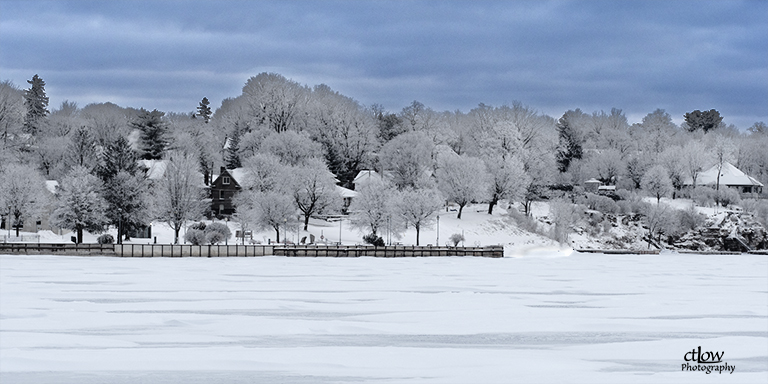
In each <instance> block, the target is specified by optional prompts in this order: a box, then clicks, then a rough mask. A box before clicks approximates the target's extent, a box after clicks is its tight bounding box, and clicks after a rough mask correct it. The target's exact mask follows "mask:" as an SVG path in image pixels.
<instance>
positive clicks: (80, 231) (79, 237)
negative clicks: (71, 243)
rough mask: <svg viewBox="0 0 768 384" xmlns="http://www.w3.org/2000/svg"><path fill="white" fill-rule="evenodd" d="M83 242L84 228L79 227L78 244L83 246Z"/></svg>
mask: <svg viewBox="0 0 768 384" xmlns="http://www.w3.org/2000/svg"><path fill="white" fill-rule="evenodd" d="M82 242H83V228H80V227H78V228H77V243H78V244H81V243H82Z"/></svg>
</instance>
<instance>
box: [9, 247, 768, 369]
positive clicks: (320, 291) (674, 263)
mask: <svg viewBox="0 0 768 384" xmlns="http://www.w3.org/2000/svg"><path fill="white" fill-rule="evenodd" d="M554 255H555V253H549V252H546V251H542V252H540V253H538V254H536V253H528V254H527V256H524V257H517V258H503V259H484V258H413V259H406V258H403V259H376V258H368V257H363V258H351V259H347V258H343V259H336V258H319V259H317V258H280V257H263V258H248V259H245V258H214V259H207V258H205V259H199V258H185V259H167V258H153V259H122V258H109V257H74V256H23V255H14V256H10V255H0V382H2V383H4V384H6V383H105V382H109V383H254V382H263V383H348V382H366V383H510V382H521V383H541V382H577V383H619V382H621V383H632V382H635V383H702V382H704V383H706V382H717V383H737V382H738V383H765V382H768V258H766V257H765V256H758V255H741V256H693V255H677V254H667V253H663V254H662V255H660V256H634V255H626V256H605V255H599V254H597V255H595V254H578V253H574V254H571V255H570V256H567V257H554ZM561 255H562V253H561ZM699 346H701V348H702V350H703V351H718V352H725V355H724V358H723V362H727V363H728V364H729V365H731V366H735V367H736V369H735V371H734V373H733V374H727V373H724V374H717V373H712V374H706V373H704V372H698V371H697V372H684V371H681V367H682V364H684V363H685V361H684V356H685V354H686V353H687V352H690V351H691V350H693V349H696V348H698V347H699ZM724 376H728V377H724Z"/></svg>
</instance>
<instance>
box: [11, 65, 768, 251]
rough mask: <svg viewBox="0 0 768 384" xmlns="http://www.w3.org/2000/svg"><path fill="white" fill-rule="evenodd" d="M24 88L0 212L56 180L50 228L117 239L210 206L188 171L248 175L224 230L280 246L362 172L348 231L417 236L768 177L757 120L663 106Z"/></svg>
mask: <svg viewBox="0 0 768 384" xmlns="http://www.w3.org/2000/svg"><path fill="white" fill-rule="evenodd" d="M28 83H29V88H28V89H20V88H18V87H16V86H15V85H14V84H12V83H10V82H9V81H4V82H2V83H0V135H2V151H0V175H2V179H1V180H0V191H1V192H2V193H1V194H0V196H1V197H0V199H1V200H2V201H0V203H2V207H5V208H6V209H7V208H10V210H11V211H12V213H11V216H12V217H13V220H16V221H18V220H22V219H24V218H25V217H33V216H34V212H35V210H36V208H34V207H33V206H40V202H42V201H44V200H45V198H44V196H42V193H40V194H35V193H31V195H30V196H25V194H24V193H22V192H21V190H22V189H24V187H23V186H18V185H17V186H14V185H13V184H14V183H15V182H16V181H17V180H16V179H17V177H18V175H21V174H23V175H26V177H24V178H23V179H25V182H27V183H32V184H34V185H35V187H30V186H27V188H28V189H30V190H34V189H38V190H40V191H43V190H44V189H43V188H40V185H42V184H43V183H44V180H57V181H59V187H60V192H59V194H58V197H57V198H56V201H53V202H48V204H54V205H55V206H56V207H57V208H56V209H57V210H58V211H54V215H53V216H52V219H54V220H53V221H54V222H55V223H58V224H60V226H63V227H65V228H71V229H73V230H75V231H78V233H80V232H81V231H82V230H89V231H97V230H98V229H100V228H101V229H103V228H105V226H107V225H114V226H116V227H118V230H119V233H120V236H119V239H122V238H124V237H125V233H126V232H128V230H130V229H135V228H137V227H138V226H140V225H142V224H145V223H147V222H148V221H149V220H152V219H161V220H163V221H167V222H168V223H169V224H170V225H171V227H172V228H174V229H175V230H176V237H177V239H178V231H179V228H181V225H182V224H183V223H184V222H186V221H188V220H194V219H197V218H199V217H200V216H201V215H202V214H203V213H205V212H206V211H207V209H208V208H207V207H206V206H205V204H204V203H202V201H203V200H204V198H205V196H204V195H203V192H202V190H203V189H202V187H203V185H202V179H203V176H200V175H205V177H207V176H208V175H212V174H213V173H214V170H216V169H218V167H219V166H225V167H226V168H228V169H233V168H244V169H246V170H247V172H246V174H247V175H249V176H248V177H247V180H243V181H242V184H243V190H242V192H241V193H240V194H239V195H238V196H237V197H236V199H235V203H236V206H237V210H238V216H237V219H238V220H240V221H241V222H242V223H243V226H244V227H246V226H248V225H251V226H255V227H259V228H270V229H274V230H275V231H276V235H277V237H278V238H279V233H280V229H281V228H283V229H284V227H285V226H288V225H289V223H290V225H298V224H299V220H298V217H297V213H300V214H301V216H302V217H303V219H302V221H303V222H302V223H301V224H303V226H304V227H305V228H306V225H307V223H308V220H309V217H310V216H312V215H316V214H320V213H327V212H338V209H339V203H338V199H334V198H331V197H332V196H335V195H334V193H336V192H335V185H341V186H344V187H348V188H352V187H353V180H354V178H355V176H356V175H357V174H358V172H359V171H361V170H367V169H375V170H377V171H378V172H379V173H380V174H382V175H385V177H384V178H382V180H381V182H382V183H384V184H382V185H377V186H376V187H375V188H363V189H362V190H358V192H359V195H358V198H357V199H355V203H354V206H353V207H350V208H351V211H352V212H354V218H353V222H354V223H355V225H357V226H359V227H360V228H367V229H365V231H367V232H370V233H373V234H376V233H377V232H378V231H380V229H381V228H382V220H383V218H386V219H387V220H388V225H389V226H390V227H391V226H392V223H393V221H397V223H399V224H398V225H396V226H397V227H399V228H404V227H405V226H412V227H414V228H416V229H417V231H418V230H419V229H420V228H422V226H423V225H429V223H430V220H431V219H432V218H433V217H434V213H435V211H436V210H437V209H439V208H440V207H441V206H444V205H445V203H446V201H450V202H451V203H453V204H455V205H456V206H457V211H458V212H457V215H458V216H459V217H461V214H462V211H463V208H464V207H465V206H466V205H468V204H471V203H472V202H481V201H482V202H488V203H489V206H488V213H492V212H493V210H494V207H495V206H496V205H497V204H498V203H499V202H501V201H514V202H519V203H521V209H522V210H523V212H524V214H526V215H529V214H530V208H531V203H532V202H533V201H536V200H538V199H542V198H547V193H548V191H550V190H552V188H553V187H557V186H573V185H581V184H582V183H583V182H584V181H585V180H588V179H590V178H596V179H598V180H600V181H601V182H603V183H604V184H607V185H616V186H617V187H618V188H620V189H626V190H642V191H645V192H646V193H649V194H652V195H654V196H656V197H658V198H660V197H663V196H667V195H672V196H673V197H674V196H675V194H678V193H679V192H680V191H681V189H682V185H683V182H684V181H685V180H686V179H687V178H692V179H693V180H694V181H695V180H696V178H697V176H698V174H699V173H701V172H702V171H703V170H705V169H706V168H707V167H709V166H711V165H712V164H722V163H723V162H724V161H729V162H732V163H734V165H736V166H737V167H738V168H740V169H742V170H743V171H745V172H747V173H748V174H750V175H751V176H753V177H756V178H757V179H758V180H761V181H762V182H763V183H766V181H768V151H765V150H764V148H765V147H766V144H768V133H767V131H766V125H765V123H763V122H757V123H755V124H754V125H752V126H751V127H749V128H748V129H747V130H746V131H745V132H741V131H740V130H739V129H738V128H737V127H735V126H733V125H726V124H725V123H724V122H723V117H722V116H720V114H719V112H718V111H717V110H714V109H711V110H708V111H707V110H704V111H699V110H696V111H692V112H689V113H686V114H685V115H684V116H683V117H684V119H685V122H684V123H683V124H682V125H681V126H678V125H676V124H675V123H674V122H673V121H672V116H670V115H669V114H668V113H667V112H666V111H664V110H663V109H657V110H655V111H652V112H650V113H648V114H647V115H646V116H645V117H644V118H643V119H642V121H641V122H638V123H634V124H629V123H628V121H627V118H626V116H625V115H624V113H623V111H622V110H620V109H617V108H613V109H611V110H610V111H596V112H592V113H586V112H583V111H581V110H580V109H574V110H569V111H566V112H565V113H564V114H563V115H562V116H561V117H559V118H557V119H556V118H553V117H550V116H547V115H545V114H542V113H540V112H538V111H537V110H536V109H534V108H532V107H530V106H527V105H524V104H523V103H521V102H513V103H511V104H509V105H500V106H490V105H485V104H482V103H481V104H479V105H478V106H477V107H476V108H473V109H472V110H470V111H468V112H466V113H465V112H461V111H443V112H440V111H435V110H433V109H431V108H429V107H427V106H425V105H423V104H422V103H419V102H418V101H414V102H413V103H411V104H410V105H408V106H405V107H404V108H402V109H401V110H400V111H397V112H391V111H387V110H385V109H384V108H383V107H382V106H380V105H372V106H363V105H361V104H360V103H358V102H357V101H355V100H354V99H352V98H350V97H348V96H345V95H342V94H340V93H338V92H336V91H334V90H332V89H331V88H330V87H328V86H327V85H323V84H321V85H317V86H314V87H309V86H306V85H302V84H299V83H297V82H295V81H293V80H290V79H287V78H285V77H284V76H281V75H279V74H275V73H261V74H259V75H257V76H254V77H251V78H250V79H248V81H247V82H246V83H245V85H244V86H243V89H242V93H241V94H240V95H238V96H236V97H232V98H227V99H225V100H223V101H222V103H221V105H220V106H219V107H218V108H217V109H216V110H215V111H213V110H212V108H211V107H210V102H209V100H208V99H207V98H205V97H203V98H202V99H201V101H200V103H199V104H198V106H197V107H196V108H195V109H194V111H193V112H189V113H173V112H168V113H164V112H162V111H158V110H152V111H149V110H145V109H143V108H141V109H135V108H128V107H121V106H118V105H115V104H112V103H109V102H105V103H94V104H89V105H86V106H84V107H82V108H81V107H79V106H78V105H77V104H76V103H73V102H69V101H65V102H63V103H62V104H61V106H60V107H59V108H56V109H53V110H52V111H51V110H49V106H48V97H47V95H46V93H45V82H44V81H43V80H42V79H41V78H40V77H39V76H37V75H35V76H33V78H32V79H31V80H29V81H28ZM139 159H144V160H168V165H167V167H166V169H165V175H166V176H165V177H163V178H162V179H160V180H150V179H148V178H147V176H146V175H145V173H144V172H142V170H141V169H140V168H139V165H138V162H137V160H139ZM161 191H162V192H161ZM384 195H386V196H384ZM385 197H386V198H385ZM88 202H90V203H88ZM405 202H408V203H407V204H406V203H405ZM78 206H81V208H77V209H76V208H74V207H78ZM412 208H413V209H414V210H415V211H419V210H421V211H423V212H410V210H411V209H412ZM416 208H418V209H416ZM78 209H79V210H80V211H81V212H80V213H77V212H78ZM37 211H39V209H37ZM56 212H59V213H56ZM86 214H92V215H93V217H92V218H89V219H85V218H84V217H83V215H86ZM422 216H423V218H421V217H422ZM177 241H178V240H177Z"/></svg>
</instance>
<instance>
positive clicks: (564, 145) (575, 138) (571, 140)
mask: <svg viewBox="0 0 768 384" xmlns="http://www.w3.org/2000/svg"><path fill="white" fill-rule="evenodd" d="M581 115H582V112H581V111H580V110H579V109H576V110H575V111H568V112H566V113H565V114H563V117H561V118H560V120H558V121H557V125H556V127H557V134H558V136H559V143H558V146H557V168H558V169H559V170H560V172H566V171H568V168H569V167H570V166H571V162H572V161H573V160H574V159H581V158H582V156H583V149H582V142H583V139H582V137H581V134H580V133H579V131H578V129H577V128H576V126H575V124H574V123H575V120H576V119H578V118H579V117H580V116H581Z"/></svg>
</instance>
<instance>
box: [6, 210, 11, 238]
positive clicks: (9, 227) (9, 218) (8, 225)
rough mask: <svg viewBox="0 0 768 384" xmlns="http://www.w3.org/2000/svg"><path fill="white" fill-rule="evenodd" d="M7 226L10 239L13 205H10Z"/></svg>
mask: <svg viewBox="0 0 768 384" xmlns="http://www.w3.org/2000/svg"><path fill="white" fill-rule="evenodd" d="M5 226H6V227H7V228H8V240H10V239H11V206H10V205H9V206H8V219H6V220H5Z"/></svg>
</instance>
